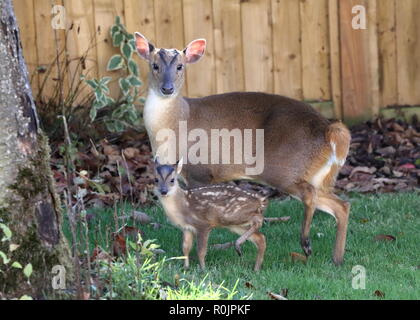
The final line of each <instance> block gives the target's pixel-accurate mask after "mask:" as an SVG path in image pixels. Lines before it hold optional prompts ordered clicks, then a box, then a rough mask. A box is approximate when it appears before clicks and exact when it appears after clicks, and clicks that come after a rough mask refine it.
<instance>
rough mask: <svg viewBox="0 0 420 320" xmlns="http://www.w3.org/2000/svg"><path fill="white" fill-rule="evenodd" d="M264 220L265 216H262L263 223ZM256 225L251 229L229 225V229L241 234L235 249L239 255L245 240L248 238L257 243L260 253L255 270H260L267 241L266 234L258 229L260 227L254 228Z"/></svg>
mask: <svg viewBox="0 0 420 320" xmlns="http://www.w3.org/2000/svg"><path fill="white" fill-rule="evenodd" d="M262 220H263V217H262V216H261V224H262ZM254 226H258V225H257V224H255V225H254ZM254 226H252V227H251V228H250V229H245V228H244V227H238V226H234V227H229V230H231V231H232V232H235V233H237V234H239V235H241V236H240V237H239V239H238V240H236V242H235V249H236V252H238V254H239V255H242V252H241V248H240V245H241V244H242V243H243V242H245V241H246V240H250V241H251V242H252V243H254V244H255V246H256V247H257V249H258V253H257V260H256V262H255V266H254V270H255V271H258V270H260V268H261V264H262V262H263V260H264V253H265V248H266V242H265V236H264V235H263V234H262V233H261V232H259V231H258V229H259V227H257V228H255V230H252V229H253V227H254ZM251 230H252V233H251V232H250V231H251ZM238 243H239V246H238V247H236V245H237V244H238Z"/></svg>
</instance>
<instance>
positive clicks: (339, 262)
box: [333, 257, 344, 267]
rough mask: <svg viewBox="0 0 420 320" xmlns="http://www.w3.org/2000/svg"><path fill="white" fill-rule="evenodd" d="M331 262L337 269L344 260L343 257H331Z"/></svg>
mask: <svg viewBox="0 0 420 320" xmlns="http://www.w3.org/2000/svg"><path fill="white" fill-rule="evenodd" d="M333 262H334V264H335V265H336V266H337V267H339V266H341V265H342V264H343V262H344V259H343V257H340V258H336V257H333Z"/></svg>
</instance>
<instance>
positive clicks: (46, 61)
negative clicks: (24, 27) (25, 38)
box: [34, 0, 66, 100]
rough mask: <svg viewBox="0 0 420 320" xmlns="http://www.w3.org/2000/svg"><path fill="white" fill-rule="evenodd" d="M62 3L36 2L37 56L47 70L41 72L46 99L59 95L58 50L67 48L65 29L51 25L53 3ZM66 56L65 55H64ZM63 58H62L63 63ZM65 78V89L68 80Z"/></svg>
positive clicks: (40, 82) (40, 80)
mask: <svg viewBox="0 0 420 320" xmlns="http://www.w3.org/2000/svg"><path fill="white" fill-rule="evenodd" d="M55 4H57V5H62V2H61V1H50V0H37V1H36V3H34V15H35V27H36V36H37V44H36V50H37V56H38V64H39V66H40V67H42V68H43V69H44V70H45V72H40V73H39V87H40V91H41V90H42V92H38V93H40V94H41V96H42V98H43V99H44V100H48V98H49V97H54V96H55V97H57V95H58V94H59V93H58V91H57V90H56V86H57V81H59V80H60V79H59V78H60V75H59V74H58V68H57V61H56V59H55V58H56V56H57V52H59V53H61V52H62V51H63V50H65V32H64V30H54V29H53V28H52V25H51V21H52V18H53V14H52V13H51V10H52V7H53V5H55ZM62 58H64V55H62ZM63 62H64V61H63V59H60V63H61V65H62V64H63ZM62 80H63V89H65V87H64V86H65V85H66V81H65V80H64V79H62Z"/></svg>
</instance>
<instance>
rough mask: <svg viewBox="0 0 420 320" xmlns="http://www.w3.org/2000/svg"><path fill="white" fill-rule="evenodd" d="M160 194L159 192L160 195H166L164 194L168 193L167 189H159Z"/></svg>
mask: <svg viewBox="0 0 420 320" xmlns="http://www.w3.org/2000/svg"><path fill="white" fill-rule="evenodd" d="M160 194H161V195H162V196H166V195H167V194H168V191H166V190H161V191H160Z"/></svg>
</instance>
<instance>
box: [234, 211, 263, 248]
mask: <svg viewBox="0 0 420 320" xmlns="http://www.w3.org/2000/svg"><path fill="white" fill-rule="evenodd" d="M263 221H264V218H263V217H262V216H260V215H258V216H254V217H253V218H252V220H251V227H250V228H249V229H248V230H247V229H246V228H245V227H239V229H242V228H243V229H242V230H240V232H241V233H240V234H241V236H240V237H239V238H238V239H237V240H236V241H235V250H236V252H237V253H238V255H239V256H241V255H242V251H241V245H242V244H243V243H244V242H245V241H246V240H248V239H249V238H250V237H251V236H252V235H253V234H254V233H255V232H257V231H258V230H259V229H260V228H261V226H262V224H263ZM244 230H245V231H244Z"/></svg>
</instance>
